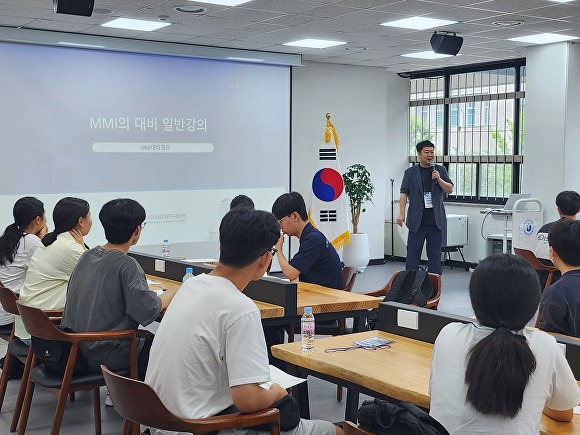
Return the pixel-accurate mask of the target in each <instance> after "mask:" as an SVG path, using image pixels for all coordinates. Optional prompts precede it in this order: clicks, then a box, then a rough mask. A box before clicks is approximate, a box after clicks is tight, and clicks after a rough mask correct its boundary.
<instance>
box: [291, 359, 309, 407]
mask: <svg viewBox="0 0 580 435" xmlns="http://www.w3.org/2000/svg"><path fill="white" fill-rule="evenodd" d="M296 369H297V370H296V376H298V377H301V378H306V377H307V376H308V375H307V374H306V373H301V372H300V368H299V367H296ZM292 395H293V396H294V397H296V400H298V404H299V409H300V417H302V418H305V419H310V399H309V398H308V381H306V382H302V383H300V384H298V385H295V386H294V387H292Z"/></svg>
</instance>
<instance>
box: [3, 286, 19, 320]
mask: <svg viewBox="0 0 580 435" xmlns="http://www.w3.org/2000/svg"><path fill="white" fill-rule="evenodd" d="M17 300H18V295H17V294H16V293H14V292H13V291H12V290H10V289H8V288H6V287H4V286H3V285H2V284H0V304H2V308H4V311H6V312H7V313H10V314H15V315H18V308H17V307H16V301H17Z"/></svg>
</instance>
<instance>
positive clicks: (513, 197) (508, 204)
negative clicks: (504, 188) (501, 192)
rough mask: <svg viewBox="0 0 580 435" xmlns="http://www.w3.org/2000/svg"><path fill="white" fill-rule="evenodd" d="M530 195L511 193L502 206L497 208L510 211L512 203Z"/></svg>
mask: <svg viewBox="0 0 580 435" xmlns="http://www.w3.org/2000/svg"><path fill="white" fill-rule="evenodd" d="M530 196H531V193H512V194H510V196H509V198H508V199H507V201H506V203H505V205H504V206H503V208H500V209H498V211H500V212H504V213H511V212H512V211H513V209H514V204H515V203H516V201H518V200H520V199H526V198H529V197H530Z"/></svg>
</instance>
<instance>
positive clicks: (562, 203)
mask: <svg viewBox="0 0 580 435" xmlns="http://www.w3.org/2000/svg"><path fill="white" fill-rule="evenodd" d="M556 207H558V208H559V209H560V213H562V214H565V215H567V216H576V215H577V214H578V212H579V211H580V195H579V194H578V192H574V191H573V190H564V191H563V192H560V193H558V195H557V196H556Z"/></svg>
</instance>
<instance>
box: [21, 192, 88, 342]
mask: <svg viewBox="0 0 580 435" xmlns="http://www.w3.org/2000/svg"><path fill="white" fill-rule="evenodd" d="M52 220H53V221H54V231H52V232H50V233H48V234H47V235H46V236H45V237H44V238H43V239H42V244H41V245H40V246H39V247H38V249H36V251H34V254H33V255H32V258H31V259H30V265H29V266H28V271H27V272H26V278H25V280H24V285H23V286H22V289H21V290H20V302H21V303H23V304H24V305H28V306H31V307H35V308H40V309H43V310H57V309H61V308H64V305H65V301H66V287H67V285H68V281H69V279H70V275H71V273H72V271H73V269H74V267H75V266H76V264H77V261H79V258H80V257H81V255H82V254H83V253H84V252H85V251H86V247H85V243H84V241H83V237H84V236H86V235H87V234H88V233H89V231H90V230H91V226H92V225H93V221H92V220H91V212H90V211H89V203H88V202H87V201H85V200H84V199H79V198H70V197H66V198H63V199H61V200H60V201H58V202H57V203H56V205H55V206H54V210H53V212H52ZM14 334H15V335H16V336H17V337H18V338H20V339H21V340H22V341H24V342H25V343H27V344H28V343H29V342H30V334H29V333H28V332H27V331H26V329H25V328H24V324H23V323H22V320H21V319H20V316H17V317H16V324H15V329H14Z"/></svg>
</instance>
